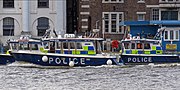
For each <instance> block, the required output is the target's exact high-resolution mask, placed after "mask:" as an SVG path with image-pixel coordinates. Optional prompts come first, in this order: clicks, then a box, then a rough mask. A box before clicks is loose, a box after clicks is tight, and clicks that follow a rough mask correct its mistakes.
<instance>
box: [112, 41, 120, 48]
mask: <svg viewBox="0 0 180 90" xmlns="http://www.w3.org/2000/svg"><path fill="white" fill-rule="evenodd" d="M118 46H119V42H118V41H117V40H113V41H112V48H118Z"/></svg>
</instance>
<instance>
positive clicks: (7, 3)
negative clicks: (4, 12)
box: [3, 0, 14, 8]
mask: <svg viewBox="0 0 180 90" xmlns="http://www.w3.org/2000/svg"><path fill="white" fill-rule="evenodd" d="M3 8H14V0H3Z"/></svg>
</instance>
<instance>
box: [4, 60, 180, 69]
mask: <svg viewBox="0 0 180 90" xmlns="http://www.w3.org/2000/svg"><path fill="white" fill-rule="evenodd" d="M7 66H9V67H24V68H43V69H72V68H74V69H82V68H83V69H84V68H132V67H148V66H150V67H152V68H157V67H158V68H163V67H164V68H165V67H176V66H177V67H178V66H180V63H170V64H169V63H168V64H154V63H150V64H148V65H101V66H85V67H84V66H83V67H81V66H78V67H69V66H41V65H36V64H32V63H27V62H20V61H16V62H14V63H11V64H8V65H7Z"/></svg>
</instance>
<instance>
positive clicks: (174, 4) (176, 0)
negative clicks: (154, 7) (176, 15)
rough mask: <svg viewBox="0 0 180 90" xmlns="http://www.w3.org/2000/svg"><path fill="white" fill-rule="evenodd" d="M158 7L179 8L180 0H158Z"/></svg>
mask: <svg viewBox="0 0 180 90" xmlns="http://www.w3.org/2000/svg"><path fill="white" fill-rule="evenodd" d="M159 7H160V8H179V7H180V0H160V1H159Z"/></svg>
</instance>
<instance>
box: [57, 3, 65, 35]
mask: <svg viewBox="0 0 180 90" xmlns="http://www.w3.org/2000/svg"><path fill="white" fill-rule="evenodd" d="M56 5H57V17H56V18H57V19H56V29H57V30H56V31H57V32H58V34H60V35H63V34H64V33H66V0H57V4H56Z"/></svg>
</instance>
